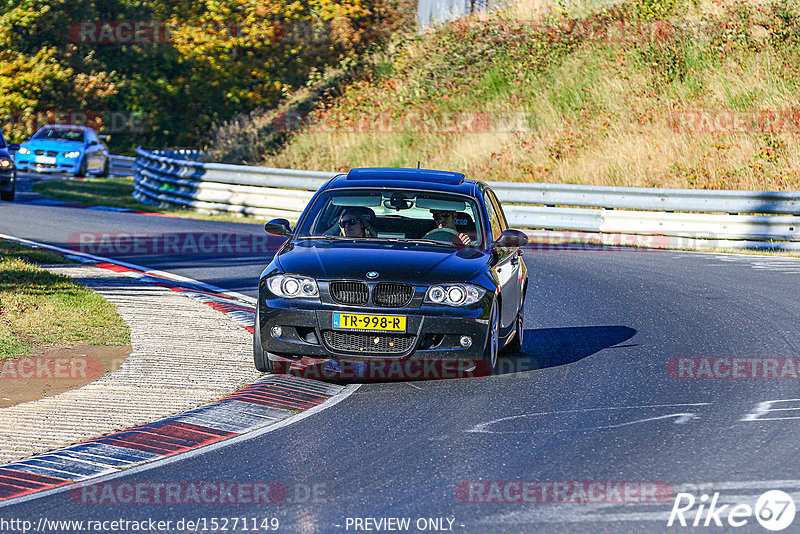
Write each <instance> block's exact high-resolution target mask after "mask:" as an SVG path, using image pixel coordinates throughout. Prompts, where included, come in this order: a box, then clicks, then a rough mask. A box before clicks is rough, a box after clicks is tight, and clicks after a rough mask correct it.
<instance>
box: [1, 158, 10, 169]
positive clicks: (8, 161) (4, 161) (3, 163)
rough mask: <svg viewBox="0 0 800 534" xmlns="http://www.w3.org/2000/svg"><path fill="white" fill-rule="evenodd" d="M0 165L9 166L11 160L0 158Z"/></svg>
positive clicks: (5, 167)
mask: <svg viewBox="0 0 800 534" xmlns="http://www.w3.org/2000/svg"><path fill="white" fill-rule="evenodd" d="M0 167H2V168H4V169H7V168H9V167H11V160H10V159H8V158H0Z"/></svg>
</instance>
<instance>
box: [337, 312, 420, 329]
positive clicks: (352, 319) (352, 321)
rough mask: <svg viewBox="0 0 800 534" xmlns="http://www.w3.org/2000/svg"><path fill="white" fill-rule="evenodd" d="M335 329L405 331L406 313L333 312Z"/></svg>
mask: <svg viewBox="0 0 800 534" xmlns="http://www.w3.org/2000/svg"><path fill="white" fill-rule="evenodd" d="M333 329H334V330H375V331H380V332H405V331H406V318H405V316H404V315H367V314H365V313H342V312H333Z"/></svg>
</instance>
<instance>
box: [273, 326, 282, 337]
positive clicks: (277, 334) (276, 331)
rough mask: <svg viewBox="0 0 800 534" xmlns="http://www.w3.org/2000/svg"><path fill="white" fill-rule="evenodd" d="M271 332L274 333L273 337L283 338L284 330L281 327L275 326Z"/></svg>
mask: <svg viewBox="0 0 800 534" xmlns="http://www.w3.org/2000/svg"><path fill="white" fill-rule="evenodd" d="M270 332H271V333H272V337H281V334H283V329H282V328H281V327H280V326H273V327H272V329H271V330H270Z"/></svg>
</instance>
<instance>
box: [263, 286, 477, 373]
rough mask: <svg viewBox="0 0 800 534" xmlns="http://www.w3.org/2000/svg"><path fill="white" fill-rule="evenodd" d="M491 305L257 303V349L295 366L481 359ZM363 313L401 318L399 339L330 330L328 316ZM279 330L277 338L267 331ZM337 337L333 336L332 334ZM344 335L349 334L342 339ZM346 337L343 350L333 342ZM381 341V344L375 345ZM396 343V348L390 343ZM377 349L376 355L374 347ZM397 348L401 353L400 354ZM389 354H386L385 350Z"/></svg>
mask: <svg viewBox="0 0 800 534" xmlns="http://www.w3.org/2000/svg"><path fill="white" fill-rule="evenodd" d="M490 308H491V301H490V299H489V298H486V297H485V298H484V299H483V300H482V301H481V302H479V303H478V304H477V305H475V306H473V307H469V308H451V307H442V306H422V307H418V308H357V309H354V308H353V307H350V306H335V305H329V304H321V303H318V302H313V303H309V302H308V301H303V302H302V303H301V302H298V301H294V302H292V301H289V300H283V299H275V300H266V301H262V302H261V316H260V317H259V318H257V319H256V320H259V321H260V329H261V344H262V347H263V348H264V350H265V351H267V352H268V353H270V354H269V357H270V359H271V360H273V361H275V360H285V361H295V360H297V359H300V358H302V357H307V358H312V359H319V360H324V359H333V360H345V361H365V362H368V361H382V362H386V361H412V360H422V361H441V360H469V361H472V362H474V361H478V360H480V359H482V358H483V353H484V346H485V343H486V339H487V333H488V329H489V309H490ZM335 311H339V312H345V313H368V314H376V315H404V316H406V318H407V319H406V320H407V328H406V332H405V333H403V334H400V333H397V334H393V333H386V332H365V331H342V330H334V329H333V327H332V322H333V313H334V312H335ZM274 326H280V327H281V334H280V336H277V337H275V336H273V334H272V327H274ZM334 332H335V333H336V334H339V336H334V335H333V333H334ZM347 334H352V335H351V336H347ZM342 335H344V337H347V338H348V339H349V340H350V341H349V342H348V343H347V346H346V347H344V346H342V344H341V343H338V342H336V341H334V339H333V338H334V337H335V338H336V339H341V338H342V337H343V336H342ZM465 335H466V336H470V338H471V339H472V345H471V346H470V347H468V348H465V347H463V346H461V343H460V339H461V337H462V336H465ZM376 340H380V342H378V341H376ZM393 342H397V345H396V346H395V347H389V346H388V345H389V343H393ZM376 346H377V347H382V349H378V350H375V348H374V347H376ZM401 348H402V350H401ZM387 349H388V350H387Z"/></svg>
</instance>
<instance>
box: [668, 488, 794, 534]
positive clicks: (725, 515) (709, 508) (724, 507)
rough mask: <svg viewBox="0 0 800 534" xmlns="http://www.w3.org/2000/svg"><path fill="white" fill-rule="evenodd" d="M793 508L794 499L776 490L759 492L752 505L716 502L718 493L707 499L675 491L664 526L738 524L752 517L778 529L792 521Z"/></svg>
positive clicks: (731, 525)
mask: <svg viewBox="0 0 800 534" xmlns="http://www.w3.org/2000/svg"><path fill="white" fill-rule="evenodd" d="M795 511H796V510H795V504H794V499H792V497H791V495H789V494H788V493H786V492H784V491H780V490H770V491H767V492H765V493H763V494H761V495H760V496H759V497H758V500H757V501H756V504H755V506H753V507H751V506H750V505H749V504H744V503H733V504H732V503H727V504H720V494H719V493H714V495H713V497H711V499H710V501H709V496H708V495H706V494H703V495H701V496H700V498H696V497H695V496H694V495H693V494H691V493H678V494H677V495H676V496H675V502H674V503H673V505H672V512H671V513H670V514H669V520H668V521H667V526H668V527H671V526H673V525H675V524H676V523H677V525H680V526H682V527H686V526H690V527H701V526H702V527H710V526H717V527H723V526H725V527H742V526H744V525H746V524H748V523H749V522H750V521H751V519H752V518H753V516H755V519H756V521H758V523H759V524H760V525H761V526H762V527H764V528H765V529H767V530H772V531H779V530H783V529H785V528H787V527H788V526H789V525H791V524H792V521H794V516H795ZM726 523H727V524H726Z"/></svg>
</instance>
